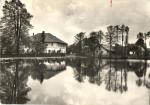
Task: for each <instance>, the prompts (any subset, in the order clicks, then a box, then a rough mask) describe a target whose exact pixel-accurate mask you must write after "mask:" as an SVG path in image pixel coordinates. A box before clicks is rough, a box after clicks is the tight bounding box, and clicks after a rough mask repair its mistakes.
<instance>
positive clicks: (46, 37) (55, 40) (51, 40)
mask: <svg viewBox="0 0 150 105" xmlns="http://www.w3.org/2000/svg"><path fill="white" fill-rule="evenodd" d="M42 34H43V33H38V34H36V35H34V36H33V37H34V38H38V39H39V40H40V39H41V41H42ZM44 42H45V43H62V44H67V43H66V42H64V41H62V40H61V39H59V38H57V37H56V36H54V35H52V34H51V33H44Z"/></svg>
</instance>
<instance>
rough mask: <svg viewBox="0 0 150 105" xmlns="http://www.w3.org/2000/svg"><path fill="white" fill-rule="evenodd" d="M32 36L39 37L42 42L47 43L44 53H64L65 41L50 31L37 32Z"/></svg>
mask: <svg viewBox="0 0 150 105" xmlns="http://www.w3.org/2000/svg"><path fill="white" fill-rule="evenodd" d="M33 37H34V38H38V39H40V40H41V41H42V42H43V43H45V44H47V47H46V49H45V53H53V52H55V53H58V52H59V53H66V48H67V43H65V42H64V41H62V40H60V39H59V38H57V37H56V36H54V35H52V34H51V33H45V32H44V31H43V32H42V33H38V34H36V35H34V36H33Z"/></svg>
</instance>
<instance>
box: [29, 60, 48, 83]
mask: <svg viewBox="0 0 150 105" xmlns="http://www.w3.org/2000/svg"><path fill="white" fill-rule="evenodd" d="M32 67H33V68H32V72H31V75H32V78H33V79H37V80H39V81H40V83H42V82H43V80H44V71H45V70H46V66H45V65H44V64H43V63H40V62H38V61H35V62H34V63H33V66H32Z"/></svg>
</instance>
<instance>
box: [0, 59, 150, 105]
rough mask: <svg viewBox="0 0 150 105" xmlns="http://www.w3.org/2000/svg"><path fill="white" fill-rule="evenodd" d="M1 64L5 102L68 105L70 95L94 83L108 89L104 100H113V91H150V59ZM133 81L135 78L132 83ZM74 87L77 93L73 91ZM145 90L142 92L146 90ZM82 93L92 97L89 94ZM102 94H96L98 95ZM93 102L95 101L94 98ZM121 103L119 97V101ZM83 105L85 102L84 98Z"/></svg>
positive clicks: (0, 97) (0, 90) (0, 87)
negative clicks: (111, 96)
mask: <svg viewBox="0 0 150 105" xmlns="http://www.w3.org/2000/svg"><path fill="white" fill-rule="evenodd" d="M0 64H1V66H0V67H1V68H0V77H1V78H0V101H1V103H3V104H25V103H32V104H35V103H36V102H39V101H38V100H39V99H40V102H41V103H45V104H50V101H48V100H51V102H52V103H51V104H54V105H57V104H58V103H59V104H62V103H63V104H65V105H67V104H68V101H67V100H68V98H66V97H69V98H73V97H71V96H73V95H74V94H75V93H76V92H77V91H79V90H80V88H79V87H80V86H83V87H84V88H87V87H89V86H90V85H92V86H96V87H97V90H96V91H100V90H99V89H101V90H103V89H104V90H103V92H106V93H105V95H106V94H107V95H106V96H107V97H105V96H103V95H102V96H101V97H105V99H104V101H105V100H107V99H109V98H108V93H113V95H114V96H115V95H116V94H120V95H123V94H125V93H130V94H131V93H132V92H131V91H130V89H134V91H138V89H142V91H143V93H147V91H145V90H144V89H150V63H149V61H142V60H139V61H134V60H132V61H131V60H130V61H128V60H118V59H113V60H104V59H103V60H102V59H96V58H91V59H67V60H64V59H62V60H60V59H59V60H57V59H54V60H52V59H39V60H37V59H36V60H3V61H1V63H0ZM58 74H61V75H58ZM133 74H134V75H133ZM133 78H134V79H133ZM131 80H132V81H133V80H134V81H133V82H132V84H131ZM87 82H88V83H89V84H87ZM38 83H39V84H38ZM134 86H136V88H135V87H134ZM68 87H69V88H68ZM75 87H77V88H75ZM133 87H134V88H133ZM140 87H142V88H140ZM47 88H48V89H47ZM72 88H73V90H76V92H75V91H73V92H72V93H69V92H70V90H71V89H72ZM74 88H75V89H74ZM87 89H88V90H90V92H92V91H93V90H92V88H91V87H90V88H87ZM82 91H83V90H82ZM132 91H133V90H132ZM142 91H139V92H141V93H142ZM66 94H67V96H66ZM82 94H87V96H88V97H91V96H90V95H88V93H82ZM100 95H101V94H97V95H96V94H95V96H97V97H98V96H100ZM126 95H127V94H126ZM93 97H94V96H93ZM127 97H128V98H129V96H127ZM146 97H148V95H147V96H146ZM80 98H81V97H80ZM135 98H136V97H135ZM45 100H47V101H45ZM78 101H79V100H78ZM84 101H86V100H84ZM91 101H92V103H93V104H95V102H94V100H91ZM74 102H76V101H74ZM117 102H118V101H117V100H116V103H115V104H118V103H117ZM142 102H143V101H142ZM79 104H81V102H80V101H79ZM71 105H75V104H74V103H72V104H71ZM106 105H107V104H106ZM110 105H113V104H110ZM127 105H128V104H127Z"/></svg>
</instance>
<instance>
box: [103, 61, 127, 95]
mask: <svg viewBox="0 0 150 105" xmlns="http://www.w3.org/2000/svg"><path fill="white" fill-rule="evenodd" d="M109 67H111V68H109V71H108V72H107V74H106V76H105V83H106V89H107V90H108V91H114V92H118V91H119V92H121V93H123V92H126V91H127V89H128V86H127V72H128V71H127V70H128V69H127V61H126V60H123V61H117V60H115V61H112V66H109Z"/></svg>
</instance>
